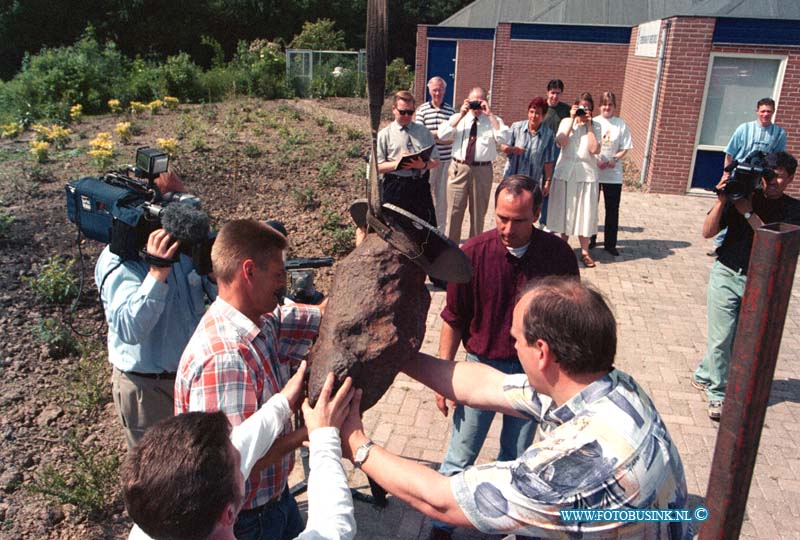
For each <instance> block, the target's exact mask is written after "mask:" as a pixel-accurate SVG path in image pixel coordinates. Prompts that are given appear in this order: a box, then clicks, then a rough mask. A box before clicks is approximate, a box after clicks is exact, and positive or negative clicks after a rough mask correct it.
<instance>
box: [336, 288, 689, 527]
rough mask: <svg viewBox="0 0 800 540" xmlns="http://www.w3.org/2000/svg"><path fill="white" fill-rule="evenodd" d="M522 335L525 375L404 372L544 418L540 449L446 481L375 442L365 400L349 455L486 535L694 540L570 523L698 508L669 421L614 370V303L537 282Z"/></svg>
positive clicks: (456, 395)
mask: <svg viewBox="0 0 800 540" xmlns="http://www.w3.org/2000/svg"><path fill="white" fill-rule="evenodd" d="M511 335H512V336H513V337H514V338H515V340H516V348H517V352H518V354H519V358H520V361H521V362H522V366H523V368H524V370H525V373H524V374H518V375H506V374H504V373H501V372H500V371H497V370H495V369H493V368H491V367H489V366H486V365H484V364H480V363H477V362H448V361H442V360H437V359H434V358H431V357H429V356H426V355H419V357H418V358H417V359H416V361H413V362H410V363H409V364H407V365H405V366H404V367H403V370H404V371H405V372H406V373H407V374H408V375H410V376H411V377H413V378H415V379H417V380H418V381H420V382H422V383H423V384H425V385H427V386H429V387H431V388H433V389H434V390H436V391H437V392H439V393H443V394H445V395H447V397H449V398H451V399H454V400H455V401H457V402H459V403H467V404H469V405H470V406H473V407H477V408H482V409H491V410H496V411H501V412H504V413H505V414H515V415H518V416H526V417H529V418H533V419H536V420H538V421H539V422H540V424H539V440H538V441H537V442H535V443H533V444H532V445H531V446H530V447H529V448H528V449H527V450H526V451H525V452H524V453H523V454H522V455H521V456H520V457H519V458H517V459H516V460H513V461H505V462H494V463H488V464H485V465H478V466H476V467H470V468H469V469H467V470H465V471H464V472H462V473H460V474H457V475H455V476H452V477H450V478H447V477H444V476H442V475H440V474H439V473H437V472H436V471H434V470H432V469H429V468H428V467H425V466H424V465H421V464H419V463H417V462H415V461H412V460H408V459H404V458H401V457H398V456H395V455H393V454H391V453H390V452H388V451H387V450H385V449H383V448H381V447H379V446H376V445H374V444H370V443H371V441H369V439H368V438H367V437H366V436H365V435H364V432H363V429H362V426H361V421H360V419H359V418H358V414H357V411H358V407H357V402H354V405H353V409H351V413H350V416H348V418H347V420H345V423H344V425H343V426H342V441H343V442H342V444H343V451H344V454H345V456H346V457H350V456H353V455H355V454H356V453H357V455H358V459H357V463H358V464H359V465H360V466H361V468H362V469H363V470H364V472H365V473H366V474H368V475H369V476H370V477H372V478H373V479H374V480H375V481H376V482H378V483H379V484H380V485H381V486H383V487H384V488H386V489H387V490H388V491H389V492H391V493H393V494H394V495H396V496H398V497H400V498H401V499H402V500H404V501H406V502H408V503H409V504H410V505H412V506H413V507H414V508H416V509H418V510H419V511H421V512H423V513H425V514H426V515H428V516H430V517H432V518H434V519H436V520H440V521H444V522H447V523H451V524H453V525H457V526H461V527H474V528H476V529H479V530H480V531H482V532H484V533H487V534H516V535H521V536H522V537H525V538H564V539H567V538H582V539H584V540H589V539H591V540H599V539H609V540H610V539H612V538H613V539H617V540H619V539H631V540H632V539H640V538H662V539H670V540H679V539H680V540H684V539H688V538H690V535H691V532H690V527H689V523H686V522H672V523H668V522H638V523H633V522H630V523H625V522H576V521H564V520H562V518H561V514H560V511H561V510H572V509H584V510H600V509H604V510H610V509H625V510H635V509H663V510H667V509H683V508H686V504H687V492H686V480H685V477H684V472H683V465H682V463H681V459H680V456H679V455H678V452H677V449H676V448H675V446H674V445H673V443H672V440H671V439H670V436H669V433H668V432H667V428H666V427H665V425H664V422H663V421H662V420H661V417H660V416H659V414H658V412H657V411H656V409H655V406H654V405H653V402H652V401H651V400H650V398H649V397H648V396H647V394H645V392H644V390H642V388H641V387H640V386H639V385H638V384H636V382H635V381H634V380H633V378H632V377H631V376H630V375H627V374H625V373H623V372H621V371H619V370H617V369H615V368H614V355H615V353H616V344H617V338H616V322H615V321H614V316H613V314H612V313H611V310H610V309H609V307H608V305H607V304H606V302H605V300H604V299H603V296H602V295H601V294H600V293H599V292H597V291H595V290H593V289H591V288H589V287H587V286H585V285H581V284H580V283H579V282H578V281H577V280H576V279H574V278H564V277H547V278H543V279H541V280H538V281H537V282H536V284H535V285H534V286H533V288H532V289H531V290H529V291H528V292H526V293H525V294H524V295H523V296H522V298H521V299H520V301H519V302H518V303H517V305H516V307H515V308H514V317H513V323H512V327H511ZM475 381H481V384H479V385H476V384H475ZM365 448H366V449H367V450H364V449H365ZM518 538H519V536H518Z"/></svg>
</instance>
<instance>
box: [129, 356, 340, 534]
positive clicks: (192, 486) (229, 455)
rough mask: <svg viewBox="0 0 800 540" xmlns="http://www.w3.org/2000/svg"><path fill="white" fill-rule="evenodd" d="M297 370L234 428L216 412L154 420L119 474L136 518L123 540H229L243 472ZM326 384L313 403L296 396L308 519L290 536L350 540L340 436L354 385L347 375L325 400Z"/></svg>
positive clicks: (266, 439)
mask: <svg viewBox="0 0 800 540" xmlns="http://www.w3.org/2000/svg"><path fill="white" fill-rule="evenodd" d="M304 374H305V362H303V363H301V365H300V368H299V369H298V371H297V373H296V374H295V375H294V376H293V377H292V378H291V379H290V380H289V382H288V383H287V384H286V386H285V387H284V388H283V390H281V392H280V393H278V394H275V395H274V396H272V398H270V399H269V401H267V402H266V403H265V404H264V406H263V407H261V408H260V409H259V410H258V411H257V412H256V413H254V414H252V415H251V416H250V417H248V418H247V420H245V421H244V422H242V423H241V424H239V425H237V426H235V427H234V428H233V429H231V426H230V423H229V421H228V419H227V417H226V416H225V414H224V413H222V412H220V411H217V412H215V413H208V412H190V413H184V414H180V415H178V416H174V417H172V418H169V419H167V420H164V421H162V422H160V423H158V424H156V425H155V426H153V427H152V428H151V429H150V430H149V431H148V432H147V433H146V434H145V435H144V437H143V438H142V439H141V441H140V442H139V444H138V445H137V446H136V447H135V448H134V449H133V450H132V451H131V452H130V453H129V454H128V457H127V459H126V461H125V463H124V465H123V468H122V471H121V473H120V477H121V481H122V494H123V498H124V500H125V506H126V508H127V510H128V514H129V515H130V516H131V519H132V520H133V521H134V522H135V523H136V526H135V527H134V528H133V530H132V531H131V534H130V536H129V540H149V539H150V538H154V539H156V540H158V539H161V538H170V539H180V540H190V539H198V538H204V539H208V540H234V534H233V525H234V523H235V522H236V516H237V515H238V514H239V510H240V509H241V506H242V502H243V501H244V494H245V485H244V482H245V478H247V477H248V476H249V474H250V469H252V467H253V465H255V463H256V462H257V461H258V460H259V459H260V458H261V457H262V456H263V455H264V454H265V453H266V451H267V450H268V449H269V447H270V446H271V445H272V443H273V442H274V440H275V438H276V437H277V436H278V435H279V434H280V432H281V429H282V428H283V424H284V422H285V421H286V420H287V419H288V418H289V417H290V415H291V414H292V410H293V409H296V408H297V406H298V404H299V401H300V397H301V396H302V388H303V375H304ZM332 389H333V374H329V375H328V379H327V380H326V381H325V385H324V386H323V389H322V394H321V395H320V398H319V401H318V402H317V406H316V407H315V408H314V409H312V408H311V406H310V405H309V403H308V400H307V399H306V400H305V402H304V403H303V416H304V418H305V420H306V426H307V427H308V431H309V439H310V448H311V472H310V474H309V479H308V505H309V506H308V525H307V526H306V528H305V530H304V531H303V532H302V533H300V535H299V536H297V538H296V540H349V539H351V538H353V536H354V535H355V531H356V526H355V519H354V516H353V499H352V497H351V495H350V489H349V488H348V486H347V478H346V476H345V473H344V469H343V468H342V460H341V459H342V453H341V444H340V439H339V427H340V426H341V424H342V421H343V420H344V418H345V416H346V415H347V414H348V412H349V410H350V402H351V400H352V399H353V397H354V395H355V391H353V390H352V380H351V379H349V378H348V379H347V380H345V383H344V384H343V385H342V387H341V388H340V389H339V391H338V392H337V393H336V396H335V397H333V398H332V399H331V391H332ZM148 535H149V536H148Z"/></svg>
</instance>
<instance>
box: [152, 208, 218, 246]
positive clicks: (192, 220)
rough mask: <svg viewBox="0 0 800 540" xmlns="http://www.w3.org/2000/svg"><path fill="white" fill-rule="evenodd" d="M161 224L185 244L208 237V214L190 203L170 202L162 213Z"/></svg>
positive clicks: (197, 241)
mask: <svg viewBox="0 0 800 540" xmlns="http://www.w3.org/2000/svg"><path fill="white" fill-rule="evenodd" d="M161 226H162V227H163V228H164V230H165V231H167V232H168V233H169V234H170V236H172V237H173V238H175V239H176V240H180V241H181V243H183V244H197V243H199V242H203V241H205V240H206V239H208V233H209V231H210V225H209V219H208V214H206V213H205V212H203V211H202V210H200V209H198V208H195V207H194V206H192V205H189V204H182V203H172V204H168V205H167V206H166V207H165V208H164V211H163V212H162V214H161Z"/></svg>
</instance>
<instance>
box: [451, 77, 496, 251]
mask: <svg viewBox="0 0 800 540" xmlns="http://www.w3.org/2000/svg"><path fill="white" fill-rule="evenodd" d="M508 135H509V131H508V127H507V126H506V125H505V124H504V123H503V119H502V118H500V117H499V116H495V115H494V114H493V113H492V111H491V110H490V109H489V103H488V102H487V101H486V92H484V90H483V88H480V87H478V86H476V87H475V88H473V89H472V90H471V91H470V93H469V97H468V98H467V99H465V100H464V102H463V103H462V104H461V109H460V110H459V112H457V113H456V114H454V115H453V116H451V117H450V120H449V121H447V122H446V123H444V124H442V125H441V126H440V127H439V134H438V136H439V138H440V139H445V140H452V141H453V154H452V159H451V161H450V169H449V171H448V176H447V214H448V224H447V236H448V237H449V238H450V240H452V241H453V242H455V243H456V244H458V243H459V241H460V240H461V225H462V223H463V221H464V213H465V210H466V209H467V206H469V220H470V226H469V237H470V238H472V237H473V236H476V235H478V234H480V233H482V232H483V221H484V218H485V217H486V210H487V208H488V207H489V197H490V195H491V192H492V162H493V161H494V160H495V158H496V157H497V144H509V140H508Z"/></svg>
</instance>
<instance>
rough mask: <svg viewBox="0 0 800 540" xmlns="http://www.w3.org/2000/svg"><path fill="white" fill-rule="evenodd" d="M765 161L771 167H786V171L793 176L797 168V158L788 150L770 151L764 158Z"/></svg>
mask: <svg viewBox="0 0 800 540" xmlns="http://www.w3.org/2000/svg"><path fill="white" fill-rule="evenodd" d="M765 161H766V162H767V165H769V166H770V167H772V168H773V169H776V168H778V167H780V168H781V169H786V173H787V174H788V175H789V176H793V175H794V173H795V171H796V170H797V160H796V159H795V158H794V156H793V155H792V154H790V153H789V152H775V153H772V154H770V155H768V156H767V157H766V158H765Z"/></svg>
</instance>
